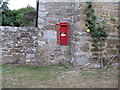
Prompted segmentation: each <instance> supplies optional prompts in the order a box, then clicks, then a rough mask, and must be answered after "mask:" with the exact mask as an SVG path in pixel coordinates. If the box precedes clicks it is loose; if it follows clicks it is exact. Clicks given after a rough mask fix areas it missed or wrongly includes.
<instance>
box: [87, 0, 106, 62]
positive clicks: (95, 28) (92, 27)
mask: <svg viewBox="0 0 120 90" xmlns="http://www.w3.org/2000/svg"><path fill="white" fill-rule="evenodd" d="M86 3H87V5H88V6H87V7H85V14H86V24H85V25H86V29H87V31H88V32H89V34H90V36H91V37H92V39H93V44H92V46H93V49H92V50H94V51H95V52H96V51H97V52H100V53H99V55H98V54H94V57H95V58H94V59H96V60H99V61H100V63H101V60H103V57H102V56H101V55H102V52H103V49H102V47H103V45H102V44H101V43H104V40H105V39H106V38H107V36H108V33H107V31H108V29H107V26H108V24H107V21H106V20H102V21H100V22H98V21H97V16H96V15H94V13H95V11H94V8H93V3H92V2H86Z"/></svg>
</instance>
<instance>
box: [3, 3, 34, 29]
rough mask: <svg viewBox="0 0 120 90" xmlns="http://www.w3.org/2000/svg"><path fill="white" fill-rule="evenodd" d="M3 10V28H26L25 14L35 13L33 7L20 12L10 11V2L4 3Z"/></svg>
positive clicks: (19, 10) (22, 9)
mask: <svg viewBox="0 0 120 90" xmlns="http://www.w3.org/2000/svg"><path fill="white" fill-rule="evenodd" d="M1 9H2V25H3V26H16V27H19V26H24V23H23V22H24V14H25V13H27V12H35V8H33V7H31V6H27V7H26V8H21V9H18V10H10V9H9V8H8V2H3V4H2V6H1Z"/></svg>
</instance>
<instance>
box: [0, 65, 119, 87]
mask: <svg viewBox="0 0 120 90" xmlns="http://www.w3.org/2000/svg"><path fill="white" fill-rule="evenodd" d="M0 67H2V75H3V76H2V87H3V88H110V87H111V88H115V87H116V88H117V86H118V70H117V69H116V68H109V69H87V70H85V69H80V70H76V69H74V68H71V67H67V66H65V65H52V66H47V67H39V66H5V65H4V66H0ZM0 75H1V74H0Z"/></svg>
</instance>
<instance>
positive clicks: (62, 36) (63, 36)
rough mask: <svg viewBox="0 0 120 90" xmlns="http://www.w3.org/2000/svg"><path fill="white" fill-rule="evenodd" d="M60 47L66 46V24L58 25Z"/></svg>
mask: <svg viewBox="0 0 120 90" xmlns="http://www.w3.org/2000/svg"><path fill="white" fill-rule="evenodd" d="M60 45H68V24H67V23H60Z"/></svg>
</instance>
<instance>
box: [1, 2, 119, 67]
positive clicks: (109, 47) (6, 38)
mask: <svg viewBox="0 0 120 90" xmlns="http://www.w3.org/2000/svg"><path fill="white" fill-rule="evenodd" d="M40 1H41V0H40ZM106 5H107V6H106ZM85 6H86V4H85V3H84V2H40V5H39V18H38V26H39V28H33V27H2V26H1V27H0V32H1V36H2V37H1V38H0V43H1V45H2V48H0V49H2V53H1V54H2V55H1V56H2V61H3V64H33V65H50V64H59V63H63V64H68V65H72V66H78V67H96V66H97V67H99V64H98V61H93V59H92V54H93V53H92V45H91V44H92V40H91V37H90V36H89V33H87V32H86V30H85V14H84V8H85ZM94 7H95V10H96V11H95V12H96V15H97V16H98V20H101V19H104V18H106V19H107V20H108V24H109V29H110V31H109V36H108V39H107V41H106V43H105V46H106V49H105V52H104V54H103V55H105V57H107V58H108V60H110V58H111V57H113V55H114V54H115V53H116V52H117V47H118V35H117V34H118V29H117V20H118V16H117V15H118V14H117V13H118V8H117V3H98V2H97V3H94ZM104 8H105V9H104ZM108 10H109V12H106V11H108ZM111 12H114V13H116V14H114V13H111ZM63 20H65V21H67V22H69V23H71V28H70V44H69V45H68V46H60V45H59V44H57V31H56V30H55V24H56V23H59V22H60V21H63ZM113 61H115V62H116V61H118V57H116V58H115V59H114V60H113Z"/></svg>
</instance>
